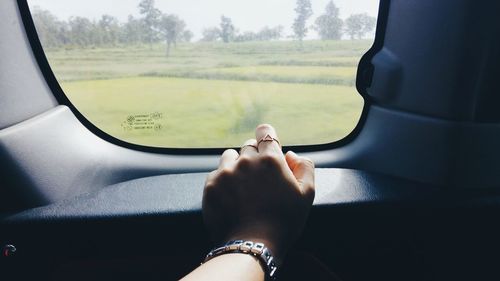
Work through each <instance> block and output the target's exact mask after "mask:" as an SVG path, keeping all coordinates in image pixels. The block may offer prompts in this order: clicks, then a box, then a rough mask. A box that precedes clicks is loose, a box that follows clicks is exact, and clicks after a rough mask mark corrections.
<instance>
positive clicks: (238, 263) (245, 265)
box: [182, 254, 265, 281]
mask: <svg viewBox="0 0 500 281" xmlns="http://www.w3.org/2000/svg"><path fill="white" fill-rule="evenodd" d="M264 279H265V273H264V269H263V267H262V265H261V264H260V262H259V260H258V259H257V258H256V257H254V256H252V255H247V254H225V255H221V256H218V257H215V258H213V259H211V260H210V261H208V262H207V263H204V264H203V265H201V266H199V267H198V268H197V269H196V270H194V271H193V272H191V273H190V274H189V275H188V276H186V277H184V278H183V279H182V280H183V281H199V280H207V281H211V280H214V281H215V280H219V281H234V280H240V281H264Z"/></svg>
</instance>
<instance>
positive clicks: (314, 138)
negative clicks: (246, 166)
mask: <svg viewBox="0 0 500 281" xmlns="http://www.w3.org/2000/svg"><path fill="white" fill-rule="evenodd" d="M370 44H371V41H306V42H304V47H303V48H302V49H301V48H299V46H298V44H297V43H296V42H292V41H280V42H250V43H230V44H223V43H192V44H182V45H179V46H177V48H175V49H174V50H173V51H172V54H171V56H170V57H166V56H165V50H164V46H163V45H156V46H154V48H153V49H152V50H150V49H149V47H144V46H137V47H123V48H101V49H84V50H82V49H60V50H48V51H47V52H46V53H47V57H48V59H49V62H50V63H51V66H52V69H53V70H54V72H55V74H56V76H57V78H58V80H59V82H60V83H61V86H62V88H63V90H64V91H65V93H66V94H67V95H68V97H69V98H70V100H71V101H72V102H73V103H74V104H75V105H76V107H77V108H78V109H79V110H80V111H81V112H82V113H83V114H84V115H85V116H86V117H87V118H88V119H89V120H90V121H91V122H93V123H94V124H95V125H97V126H98V127H99V128H101V129H102V130H104V131H105V132H107V133H109V134H111V135H112V136H115V137H117V138H120V139H122V140H125V141H127V142H131V143H134V144H141V145H147V146H155V147H170V148H194V147H196V148H200V147H210V148H213V147H229V146H239V145H241V143H242V142H243V141H244V140H246V139H248V138H251V137H253V130H254V128H255V126H256V125H258V124H260V123H271V124H273V125H274V126H275V127H276V128H277V130H278V133H279V134H280V137H281V139H282V141H283V143H284V144H286V145H298V144H321V143H329V142H333V141H336V140H339V139H341V138H343V137H345V136H346V135H347V134H349V133H350V132H351V131H352V129H353V128H354V127H355V125H356V123H357V122H358V120H359V116H360V114H361V110H362V107H363V100H362V98H361V97H360V96H359V94H358V93H357V92H356V90H355V88H354V82H355V74H356V66H357V63H358V61H359V59H360V57H361V55H362V54H363V53H364V52H366V50H368V48H369V47H370Z"/></svg>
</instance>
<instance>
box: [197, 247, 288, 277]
mask: <svg viewBox="0 0 500 281" xmlns="http://www.w3.org/2000/svg"><path fill="white" fill-rule="evenodd" d="M229 253H243V254H249V255H252V256H254V257H256V258H258V259H259V261H260V263H261V264H262V266H263V267H264V269H265V271H266V275H267V277H268V280H276V272H277V271H278V266H277V265H276V261H275V260H274V257H273V255H272V254H271V251H270V250H269V249H268V248H266V246H265V245H264V244H263V243H255V242H253V241H244V240H233V241H229V242H227V243H226V244H224V245H223V246H221V247H218V248H215V249H213V250H212V251H210V253H208V255H207V256H206V257H205V260H204V261H203V263H206V262H208V261H209V260H211V259H213V258H215V257H217V256H220V255H224V254H229Z"/></svg>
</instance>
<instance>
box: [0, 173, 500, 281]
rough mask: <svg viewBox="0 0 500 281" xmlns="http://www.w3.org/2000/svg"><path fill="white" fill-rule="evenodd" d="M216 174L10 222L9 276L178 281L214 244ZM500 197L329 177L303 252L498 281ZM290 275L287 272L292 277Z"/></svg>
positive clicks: (384, 271)
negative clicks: (211, 218) (208, 226)
mask: <svg viewBox="0 0 500 281" xmlns="http://www.w3.org/2000/svg"><path fill="white" fill-rule="evenodd" d="M205 176H206V174H186V175H170V176H159V177H152V178H144V179H139V180H134V181H130V182H125V183H121V184H117V185H113V186H110V187H108V188H105V189H104V190H102V191H99V192H96V193H90V194H85V195H82V196H80V197H78V198H75V199H71V200H66V201H62V202H60V203H56V204H53V205H49V206H46V207H41V208H36V209H32V210H27V211H24V212H21V213H17V214H10V215H7V216H5V217H4V218H3V219H2V223H1V228H2V232H1V234H0V241H1V242H2V245H4V244H7V243H11V244H14V245H15V246H16V247H17V249H18V250H17V252H16V253H15V254H14V255H13V256H12V257H9V258H5V257H3V258H2V263H1V264H2V266H6V268H4V269H3V270H5V271H3V272H7V273H9V274H14V277H18V278H21V277H27V276H32V274H35V275H37V276H39V277H42V276H43V277H44V279H45V278H49V279H52V280H68V274H72V275H74V274H76V275H77V276H76V277H75V278H76V279H75V278H73V277H72V280H84V279H85V280H109V278H110V276H111V277H113V278H115V277H119V279H120V280H137V277H138V276H141V278H139V279H141V280H175V279H177V278H179V277H180V276H182V275H183V274H186V273H187V272H188V271H189V270H190V269H192V268H193V267H195V266H196V265H197V264H198V263H199V261H200V260H201V259H202V258H203V256H204V254H206V252H207V251H208V250H209V249H210V248H211V247H212V246H213V244H212V243H211V242H210V241H209V240H208V238H207V237H208V234H207V233H206V232H205V229H204V226H203V222H202V218H201V211H200V207H201V206H200V202H201V196H202V187H203V182H204V179H205ZM499 199H500V194H498V192H497V191H494V190H484V189H483V190H462V191H457V190H449V189H443V188H437V187H433V186H426V185H423V184H419V183H415V182H410V181H407V180H402V179H398V178H394V177H388V176H383V175H379V174H374V173H367V172H362V171H355V170H341V169H318V170H317V197H316V200H315V206H314V208H313V210H312V213H311V216H310V220H309V222H308V225H307V227H306V231H305V233H304V235H303V237H302V238H301V240H300V241H299V242H298V244H297V247H296V250H297V251H298V252H301V253H304V252H305V253H307V254H309V255H313V256H314V257H316V258H317V259H319V260H320V261H321V262H322V263H324V264H325V265H327V267H328V268H329V269H330V270H332V271H334V272H336V273H337V274H338V275H339V276H340V277H341V278H343V279H344V280H368V279H370V280H372V279H374V280H382V279H383V280H451V279H455V280H457V279H459V280H495V278H493V279H491V278H492V277H500V273H498V272H497V269H496V268H497V262H498V261H500V254H499V253H500V252H499V251H498V250H500V242H499V239H498V237H500V232H499V231H498V229H497V227H496V220H495V217H496V216H497V214H498V211H499V208H498V206H499V204H498V202H499V201H498V200H499ZM295 255H297V253H296V252H293V253H291V256H292V257H294V256H295ZM26 266H29V267H30V270H29V271H27V270H23V268H25V267H26ZM289 270H293V268H287V266H286V265H285V266H284V271H285V274H284V275H285V276H290V275H287V274H286V272H287V271H289ZM23 274H24V275H25V276H23ZM479 276H481V277H482V278H479V279H475V278H476V277H479ZM14 277H13V278H14ZM79 278H80V279H79ZM113 278H112V279H113ZM470 278H472V279H470ZM9 280H10V279H9ZM12 280H15V279H12Z"/></svg>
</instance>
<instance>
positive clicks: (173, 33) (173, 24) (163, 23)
mask: <svg viewBox="0 0 500 281" xmlns="http://www.w3.org/2000/svg"><path fill="white" fill-rule="evenodd" d="M159 26H160V31H161V32H162V34H163V35H164V36H165V40H166V42H167V57H168V56H170V49H171V47H172V44H174V45H177V41H179V40H180V39H181V36H182V34H183V33H184V31H185V28H186V23H185V22H184V21H183V20H181V19H180V18H179V17H178V16H176V15H162V17H161V20H160V25H159Z"/></svg>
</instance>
